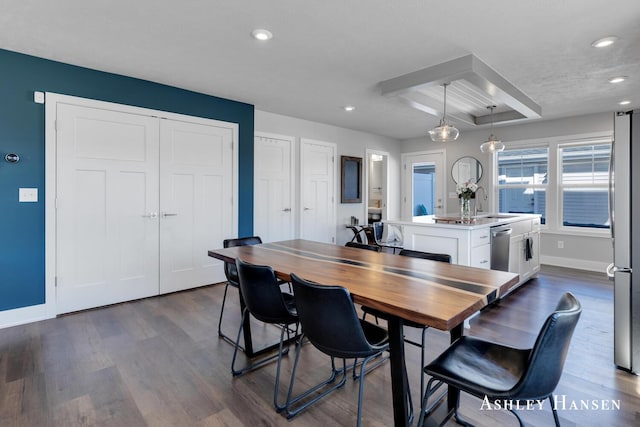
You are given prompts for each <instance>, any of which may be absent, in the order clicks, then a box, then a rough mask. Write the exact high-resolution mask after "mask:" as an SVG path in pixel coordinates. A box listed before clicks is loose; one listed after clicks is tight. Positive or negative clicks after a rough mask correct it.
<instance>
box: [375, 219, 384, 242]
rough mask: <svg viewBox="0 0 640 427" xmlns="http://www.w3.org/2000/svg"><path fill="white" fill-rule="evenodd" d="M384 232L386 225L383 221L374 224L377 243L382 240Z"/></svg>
mask: <svg viewBox="0 0 640 427" xmlns="http://www.w3.org/2000/svg"><path fill="white" fill-rule="evenodd" d="M383 231H384V223H383V222H381V221H378V222H374V223H373V237H374V238H375V239H376V242H379V241H380V240H382V232H383Z"/></svg>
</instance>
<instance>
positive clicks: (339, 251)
mask: <svg viewBox="0 0 640 427" xmlns="http://www.w3.org/2000/svg"><path fill="white" fill-rule="evenodd" d="M208 253H209V256H211V257H214V258H217V259H220V260H222V261H225V262H234V260H235V259H236V258H240V259H242V260H243V261H246V262H249V263H252V264H258V265H269V266H271V267H272V268H273V270H274V271H275V273H276V275H277V276H278V277H279V278H280V279H283V280H287V281H289V280H290V279H291V276H290V274H291V273H295V274H297V275H298V276H300V277H302V278H304V279H307V280H312V281H314V282H317V283H320V284H326V285H341V286H344V287H345V288H347V289H348V290H349V292H350V293H351V295H352V297H353V300H354V302H356V303H358V304H362V305H366V306H369V307H372V308H376V309H378V310H381V311H383V312H385V313H387V314H389V321H388V332H389V360H390V369H391V384H392V396H393V413H394V425H396V426H407V425H409V409H408V402H407V390H408V379H407V375H406V366H405V355H404V334H403V324H404V321H405V320H411V321H414V322H417V323H420V324H424V325H427V326H430V327H432V328H436V329H439V330H442V331H449V332H450V334H451V341H452V342H453V341H455V340H456V339H458V338H459V337H460V336H462V332H463V322H464V320H465V319H467V318H469V317H470V316H471V315H473V314H474V313H476V312H477V311H479V310H481V309H482V308H483V307H485V306H487V305H488V304H490V303H492V302H493V301H495V300H497V299H498V298H500V296H501V295H502V294H503V293H506V291H507V290H508V289H509V288H510V287H511V286H513V285H514V284H515V283H517V282H518V275H517V274H514V273H508V272H503V271H495V270H485V269H479V268H474V267H467V266H461V265H456V264H447V263H442V262H436V261H429V260H425V259H419V258H412V257H405V256H399V255H393V254H390V253H377V252H372V251H365V250H361V249H355V248H349V247H344V246H338V245H334V244H328V243H319V242H313V241H308V240H288V241H282V242H273V243H264V244H260V245H253V246H239V247H233V248H226V249H214V250H210V251H209V252H208ZM457 393H458V392H457V390H450V392H449V398H448V405H449V408H448V410H449V413H450V412H451V410H452V409H453V408H452V405H453V404H454V403H455V400H457Z"/></svg>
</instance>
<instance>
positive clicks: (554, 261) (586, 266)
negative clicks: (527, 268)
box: [540, 255, 609, 274]
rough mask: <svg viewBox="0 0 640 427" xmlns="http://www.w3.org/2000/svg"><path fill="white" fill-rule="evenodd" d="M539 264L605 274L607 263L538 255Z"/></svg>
mask: <svg viewBox="0 0 640 427" xmlns="http://www.w3.org/2000/svg"><path fill="white" fill-rule="evenodd" d="M540 264H546V265H554V266H556V267H567V268H575V269H577V270H588V271H596V272H598V273H603V274H604V273H606V271H607V266H608V265H609V263H606V262H600V261H587V260H583V259H576V258H562V257H555V256H545V255H540Z"/></svg>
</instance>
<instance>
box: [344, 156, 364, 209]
mask: <svg viewBox="0 0 640 427" xmlns="http://www.w3.org/2000/svg"><path fill="white" fill-rule="evenodd" d="M341 160H342V167H341V171H342V194H341V195H340V201H341V202H342V203H362V157H351V156H341Z"/></svg>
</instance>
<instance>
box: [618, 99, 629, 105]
mask: <svg viewBox="0 0 640 427" xmlns="http://www.w3.org/2000/svg"><path fill="white" fill-rule="evenodd" d="M618 104H620V105H629V104H631V101H628V100H625V101H620V102H618Z"/></svg>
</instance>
